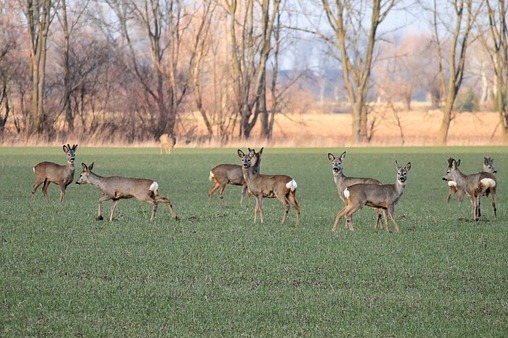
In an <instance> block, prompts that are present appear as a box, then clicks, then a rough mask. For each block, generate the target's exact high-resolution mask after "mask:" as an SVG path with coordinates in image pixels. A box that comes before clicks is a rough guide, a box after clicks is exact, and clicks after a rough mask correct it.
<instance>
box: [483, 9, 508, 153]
mask: <svg viewBox="0 0 508 338" xmlns="http://www.w3.org/2000/svg"><path fill="white" fill-rule="evenodd" d="M486 7H487V15H488V26H487V29H488V31H487V32H488V33H490V34H489V35H490V36H487V37H485V39H483V45H484V46H486V50H487V51H488V53H489V55H490V58H491V63H492V66H493V68H494V75H495V107H496V110H497V111H498V114H499V122H500V125H501V133H502V135H503V139H504V142H505V143H508V104H507V101H508V22H507V16H508V2H507V1H506V0H496V1H493V0H486Z"/></svg>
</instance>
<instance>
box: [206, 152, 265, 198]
mask: <svg viewBox="0 0 508 338" xmlns="http://www.w3.org/2000/svg"><path fill="white" fill-rule="evenodd" d="M255 153H256V150H255V149H250V148H249V155H250V156H253V155H254V154H255ZM262 153H263V148H261V150H260V151H259V155H260V156H259V157H258V161H257V163H256V165H254V166H252V167H251V170H253V171H256V172H257V173H259V171H260V166H261V154H262ZM208 179H209V180H210V181H212V182H213V186H212V187H210V189H209V190H208V202H209V203H211V202H212V197H213V194H214V192H215V191H217V190H218V194H219V198H220V199H223V198H224V189H225V188H226V186H227V185H228V184H231V185H236V186H242V195H241V198H240V205H243V198H244V196H245V193H246V192H247V183H245V179H244V178H243V172H242V166H241V165H239V164H219V165H217V166H215V167H214V168H212V170H210V175H209V176H208Z"/></svg>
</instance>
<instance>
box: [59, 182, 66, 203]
mask: <svg viewBox="0 0 508 338" xmlns="http://www.w3.org/2000/svg"><path fill="white" fill-rule="evenodd" d="M65 188H66V186H65V184H64V183H62V184H60V203H63V201H64V198H65Z"/></svg>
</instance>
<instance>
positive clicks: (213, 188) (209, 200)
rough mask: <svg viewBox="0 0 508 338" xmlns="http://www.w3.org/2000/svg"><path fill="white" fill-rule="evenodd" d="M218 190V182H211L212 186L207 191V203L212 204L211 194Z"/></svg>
mask: <svg viewBox="0 0 508 338" xmlns="http://www.w3.org/2000/svg"><path fill="white" fill-rule="evenodd" d="M219 188H220V184H219V182H217V181H216V180H213V186H212V187H211V188H210V189H209V190H208V203H211V202H212V197H213V193H214V192H215V191H216V190H217V189H219Z"/></svg>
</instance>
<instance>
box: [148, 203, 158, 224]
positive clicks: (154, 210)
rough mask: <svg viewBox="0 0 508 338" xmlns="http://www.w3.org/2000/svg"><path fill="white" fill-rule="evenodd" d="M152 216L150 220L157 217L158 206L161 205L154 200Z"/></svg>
mask: <svg viewBox="0 0 508 338" xmlns="http://www.w3.org/2000/svg"><path fill="white" fill-rule="evenodd" d="M150 204H152V216H151V217H150V222H151V221H153V220H154V218H155V213H157V206H158V205H159V204H158V203H157V202H155V201H152V203H150Z"/></svg>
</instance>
